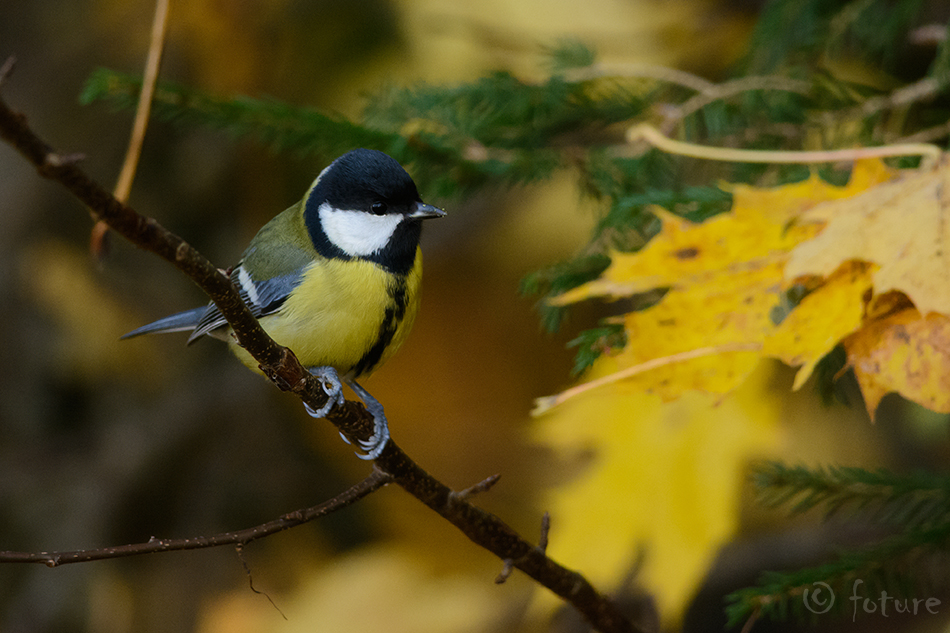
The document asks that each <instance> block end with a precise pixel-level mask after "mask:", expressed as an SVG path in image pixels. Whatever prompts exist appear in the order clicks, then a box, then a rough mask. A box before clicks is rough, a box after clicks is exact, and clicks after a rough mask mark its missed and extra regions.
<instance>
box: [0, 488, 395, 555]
mask: <svg viewBox="0 0 950 633" xmlns="http://www.w3.org/2000/svg"><path fill="white" fill-rule="evenodd" d="M390 482H392V477H391V476H390V475H388V474H387V473H384V472H382V471H380V470H378V469H373V472H372V473H370V475H369V476H368V477H367V478H366V479H364V480H363V481H361V482H359V483H358V484H355V485H353V486H350V487H349V488H348V489H346V490H345V491H343V492H342V493H340V494H338V495H337V496H335V497H333V498H332V499H329V500H328V501H324V502H323V503H321V504H319V505H315V506H313V507H311V508H305V509H303V510H296V511H294V512H289V513H287V514H285V515H283V516H281V517H278V518H276V519H274V520H273V521H268V522H267V523H263V524H261V525H255V526H254V527H250V528H245V529H243V530H238V531H236V532H223V533H221V534H215V535H213V536H199V537H193V538H179V539H159V538H155V537H154V536H153V537H152V538H150V539H149V540H148V541H147V542H145V543H133V544H131V545H120V546H117V547H101V548H96V549H84V550H73V551H62V552H0V563H42V564H43V565H46V566H47V567H58V566H60V565H68V564H70V563H84V562H87V561H92V560H106V559H109V558H122V557H125V556H135V555H138V554H152V553H156V552H174V551H181V550H190V549H205V548H208V547H220V546H222V545H241V546H243V545H247V544H248V543H251V542H253V541H256V540H257V539H261V538H264V537H265V536H270V535H271V534H276V533H278V532H283V531H284V530H287V529H290V528H292V527H296V526H298V525H303V524H304V523H309V522H310V521H313V520H314V519H319V518H320V517H323V516H326V515H328V514H332V513H333V512H336V511H337V510H342V509H343V508H345V507H347V506H350V505H352V504H353V503H355V502H357V501H359V500H360V499H362V498H363V497H365V496H366V495H368V494H370V493H372V492H374V491H376V490H379V489H380V488H382V487H383V486H385V485H386V484H388V483H390Z"/></svg>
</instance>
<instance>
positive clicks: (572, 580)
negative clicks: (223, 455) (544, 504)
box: [0, 99, 637, 633]
mask: <svg viewBox="0 0 950 633" xmlns="http://www.w3.org/2000/svg"><path fill="white" fill-rule="evenodd" d="M0 137H2V138H3V139H4V140H5V141H6V142H8V143H9V144H10V145H12V146H13V147H14V148H15V149H17V151H19V152H20V153H21V154H22V155H23V156H24V157H25V158H26V159H27V160H28V161H30V162H31V163H32V164H33V165H34V166H36V168H37V171H38V172H39V173H40V175H42V176H43V177H45V178H50V179H52V180H55V181H57V182H59V183H60V184H62V185H63V186H64V187H66V188H67V189H69V191H70V192H72V193H73V194H74V195H75V196H76V197H77V198H79V199H80V200H81V201H82V202H83V203H84V204H85V205H86V206H87V207H88V208H90V209H92V210H93V212H94V213H95V214H96V216H97V219H102V220H104V221H105V222H107V223H108V224H109V226H110V227H112V229H114V230H115V231H116V232H117V233H118V234H120V235H122V236H123V237H125V238H126V239H128V240H129V241H130V242H132V243H133V244H136V245H137V246H139V247H141V248H144V249H146V250H149V251H151V252H153V253H155V254H157V255H159V256H160V257H162V258H164V259H166V260H168V261H169V262H171V263H172V264H174V265H175V266H176V267H177V268H178V269H179V270H181V271H182V272H184V273H185V274H186V275H188V276H189V277H190V278H191V279H192V280H193V281H194V282H195V283H196V284H198V286H199V287H200V288H201V289H202V290H204V291H205V292H206V293H207V294H208V296H209V297H211V300H212V301H214V303H215V304H216V305H217V306H218V308H219V309H220V310H221V313H222V314H223V315H224V317H225V318H226V319H227V320H228V323H229V324H230V325H231V327H232V328H233V329H234V332H235V336H236V338H237V340H238V342H239V343H240V344H241V345H242V346H243V347H244V348H245V349H246V350H247V351H248V352H249V353H250V354H251V355H252V356H253V357H254V358H255V360H257V361H258V362H259V363H260V365H261V369H262V370H263V371H264V373H265V374H266V375H267V376H268V377H270V378H271V379H272V380H273V381H274V382H275V383H276V384H277V385H278V387H280V388H281V389H284V390H290V391H293V392H294V393H296V394H297V395H298V396H300V397H301V398H302V399H303V400H304V402H306V403H307V404H309V405H310V406H311V407H314V408H319V407H320V406H322V405H323V403H324V401H325V400H326V394H324V393H323V391H322V390H321V389H320V388H319V386H318V384H317V382H318V381H317V380H316V379H315V378H314V377H313V376H311V375H310V373H309V372H307V371H306V370H305V369H304V368H303V367H302V366H301V365H300V363H299V362H298V361H297V358H296V357H295V356H294V355H293V353H292V352H291V351H290V350H288V349H286V348H284V347H281V346H279V345H277V344H276V343H275V342H274V341H273V340H272V339H271V338H270V337H269V336H267V334H266V333H265V332H264V330H263V329H262V328H261V327H260V325H259V324H258V323H257V321H256V320H255V319H254V318H253V316H251V313H250V311H249V310H248V309H247V308H246V307H245V305H244V304H243V303H242V302H241V300H240V298H239V296H238V294H237V292H236V291H235V289H234V286H233V285H232V284H231V282H230V280H229V279H228V277H227V276H226V275H224V274H223V273H222V272H220V271H219V270H218V269H217V268H216V267H215V266H213V265H212V264H211V262H209V261H208V260H207V259H205V258H204V257H203V256H202V255H201V254H200V253H198V252H197V251H195V250H194V249H193V248H192V247H191V246H189V245H188V244H187V243H186V242H185V241H184V240H182V239H181V238H180V237H178V236H177V235H174V234H173V233H171V232H169V231H167V230H166V229H164V228H163V227H162V226H161V225H159V224H158V222H156V221H155V220H153V219H147V218H144V217H142V216H140V215H138V214H137V213H135V211H133V210H132V209H131V208H130V207H128V206H127V205H125V204H122V203H120V202H119V201H118V200H116V199H115V198H114V197H113V196H112V195H110V194H109V193H108V192H107V191H105V190H104V189H103V188H102V187H100V186H99V185H98V184H96V183H95V182H93V181H92V180H91V179H90V178H89V177H88V176H87V175H86V174H85V173H84V172H83V171H82V170H81V169H79V167H78V166H77V165H76V159H72V158H68V157H66V158H64V157H63V156H61V155H59V154H57V153H55V152H53V151H52V150H51V149H50V148H49V147H48V146H47V145H46V143H44V142H43V141H42V140H40V138H39V137H37V136H36V134H35V133H34V132H33V131H32V130H31V129H30V128H29V126H28V125H27V122H26V118H25V117H24V116H23V115H20V114H18V113H15V112H13V111H12V110H11V109H10V108H9V107H8V106H7V104H6V103H5V102H4V101H3V100H2V99H0ZM327 417H328V419H329V421H330V422H332V423H333V424H334V425H335V426H337V428H339V429H340V430H341V431H343V432H344V434H346V435H347V436H348V437H350V438H351V439H365V438H368V437H369V436H370V434H371V431H372V418H371V416H369V414H368V413H367V412H366V410H365V408H364V407H363V406H362V405H361V404H358V403H354V402H349V401H348V402H346V403H344V404H343V405H341V406H338V407H334V409H333V410H332V411H331V413H330V415H328V416H327ZM375 465H376V467H377V468H379V469H380V470H382V471H383V472H384V473H387V474H388V475H389V476H391V477H392V481H393V482H395V483H397V484H399V485H400V486H401V487H402V488H403V489H405V490H406V491H407V492H408V493H409V494H411V495H413V496H414V497H416V498H417V499H419V500H420V501H421V502H422V503H424V504H425V505H427V506H428V507H429V508H431V509H432V510H434V511H435V512H437V513H439V514H440V515H441V516H442V517H443V518H445V519H446V520H448V521H449V522H450V523H452V524H453V525H455V526H456V527H457V528H458V529H459V530H461V531H462V533H464V534H465V535H466V536H468V537H469V539H471V540H472V541H473V542H474V543H476V544H477V545H479V546H481V547H483V548H485V549H487V550H488V551H490V552H492V553H493V554H495V555H496V556H498V557H499V558H501V559H502V560H504V561H508V560H510V561H511V564H512V565H513V566H514V567H515V568H517V569H520V570H521V571H523V572H524V573H526V574H527V575H528V576H530V577H531V578H533V579H535V580H536V581H537V582H538V583H540V584H542V585H544V586H545V587H547V588H548V589H550V590H551V591H553V592H554V593H555V594H557V595H558V596H560V597H561V598H563V599H564V600H565V601H566V602H568V603H570V604H571V605H573V606H574V607H575V608H576V609H577V610H578V611H579V612H580V613H581V614H582V615H583V616H584V617H585V618H586V619H587V620H588V622H589V623H590V624H591V625H592V626H593V627H594V628H595V629H597V630H599V631H604V632H610V633H612V632H624V633H631V632H633V631H636V630H637V629H636V627H634V625H633V624H632V623H631V622H630V620H629V619H628V618H627V617H626V616H625V615H624V614H623V613H621V611H620V610H619V609H618V608H617V606H616V605H615V604H614V603H613V601H611V600H610V599H608V598H607V597H606V596H604V595H602V594H600V593H598V592H597V591H596V590H595V589H594V587H593V586H592V585H591V584H590V583H589V582H588V581H587V580H586V579H585V578H584V577H583V576H581V575H580V574H579V573H577V572H575V571H572V570H569V569H567V568H565V567H563V566H561V565H559V564H558V563H556V562H554V561H553V560H551V559H550V558H548V557H547V555H546V554H545V553H544V551H542V550H541V548H539V547H536V546H534V545H532V544H531V543H529V542H528V541H526V540H525V539H523V538H522V537H521V536H519V535H518V534H517V533H516V532H515V531H514V530H513V529H511V528H510V527H509V526H508V525H507V524H505V523H504V522H503V521H502V520H501V519H499V518H498V517H496V516H494V515H493V514H491V513H489V512H486V511H484V510H482V509H480V508H477V507H476V506H474V505H472V504H471V503H470V502H469V501H468V500H467V499H466V496H470V495H464V494H459V493H456V492H454V491H453V490H451V489H450V488H449V487H448V486H446V485H445V484H443V483H442V482H440V481H439V480H437V479H436V478H435V477H433V476H432V475H430V474H429V473H427V472H426V471H425V470H423V469H422V468H421V467H420V466H419V465H418V464H416V463H415V462H414V461H413V460H412V459H410V458H409V456H408V455H406V454H405V453H404V452H403V451H402V450H401V449H400V448H399V447H398V446H397V445H396V442H395V441H393V440H390V441H389V443H388V444H387V445H386V448H385V450H383V452H382V454H381V455H380V456H379V457H378V458H377V459H376V461H375ZM278 520H279V521H280V520H283V519H278ZM211 538H214V537H211ZM215 544H217V543H215ZM143 547H153V548H154V550H145V551H161V549H162V547H164V542H162V541H158V542H156V543H155V544H154V545H151V544H144V545H143ZM135 553H139V552H135ZM116 555H127V553H126V552H124V553H121V554H116ZM41 556H42V555H41ZM49 561H50V555H48V554H47V555H46V557H45V558H44V559H42V560H41V561H40V562H45V563H47V564H48V563H49ZM54 562H55V563H56V564H62V559H60V560H54Z"/></svg>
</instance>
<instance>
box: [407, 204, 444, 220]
mask: <svg viewBox="0 0 950 633" xmlns="http://www.w3.org/2000/svg"><path fill="white" fill-rule="evenodd" d="M444 215H445V211H443V210H442V209H440V208H439V207H434V206H432V205H431V204H425V203H424V202H417V203H416V204H415V206H414V207H413V208H412V210H411V211H410V212H409V213H407V214H406V217H407V218H413V219H416V220H425V219H428V218H441V217H442V216H444Z"/></svg>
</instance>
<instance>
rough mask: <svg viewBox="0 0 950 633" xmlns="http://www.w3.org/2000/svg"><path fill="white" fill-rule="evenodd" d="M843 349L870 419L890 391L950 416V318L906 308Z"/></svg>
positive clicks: (861, 333)
mask: <svg viewBox="0 0 950 633" xmlns="http://www.w3.org/2000/svg"><path fill="white" fill-rule="evenodd" d="M844 346H845V350H846V351H847V353H848V363H849V364H850V365H851V366H852V367H853V369H854V374H855V376H856V377H857V379H858V384H860V385H861V392H862V393H863V394H864V402H865V405H866V406H867V409H868V413H869V414H870V416H871V419H872V420H873V419H874V413H875V411H876V410H877V405H878V403H879V402H880V401H881V398H883V397H884V395H885V394H887V393H890V392H892V391H896V392H898V393H900V394H901V395H902V396H904V397H905V398H907V399H908V400H913V401H914V402H918V403H920V404H922V405H923V406H925V407H927V408H928V409H930V410H932V411H938V412H940V413H950V371H948V368H950V317H948V316H946V315H942V314H934V313H931V314H928V315H926V316H921V314H920V312H919V311H917V310H916V309H914V308H908V309H905V310H901V311H900V312H897V313H895V314H892V315H890V316H886V317H884V318H882V319H877V320H875V321H873V322H871V323H870V324H869V325H867V326H866V327H864V328H862V329H861V330H860V331H858V332H856V333H854V334H852V335H851V336H849V337H848V338H846V339H845V340H844Z"/></svg>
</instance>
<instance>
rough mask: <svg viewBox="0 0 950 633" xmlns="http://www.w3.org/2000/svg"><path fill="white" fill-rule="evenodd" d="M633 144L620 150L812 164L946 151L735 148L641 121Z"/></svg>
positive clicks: (932, 156)
mask: <svg viewBox="0 0 950 633" xmlns="http://www.w3.org/2000/svg"><path fill="white" fill-rule="evenodd" d="M627 141H628V142H629V143H630V145H629V146H628V147H627V148H626V149H623V148H618V149H617V151H616V152H615V153H617V154H628V153H633V154H638V153H642V150H641V149H640V148H639V144H640V143H641V142H643V141H645V142H646V143H649V144H650V145H652V146H653V147H656V148H658V149H661V150H663V151H664V152H667V153H670V154H676V155H678V156H689V157H692V158H702V159H706V160H717V161H725V162H734V163H782V164H812V163H837V162H851V161H855V160H859V159H861V158H886V157H892V156H922V157H924V159H925V162H926V161H927V160H928V159H929V160H930V161H936V160H938V159H939V158H940V156H941V155H942V154H943V152H942V150H941V149H940V148H939V147H937V146H936V145H930V144H928V143H905V144H901V145H882V146H878V147H856V148H853V149H837V150H818V151H810V152H809V151H804V152H794V151H786V150H753V149H734V148H729V147H710V146H708V145H696V144H694V143H686V142H683V141H677V140H674V139H671V138H669V137H667V136H664V135H663V133H662V132H660V131H659V130H658V129H656V128H655V127H653V126H652V125H649V124H646V123H641V124H638V125H635V126H633V127H632V128H630V129H629V130H628V131H627Z"/></svg>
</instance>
